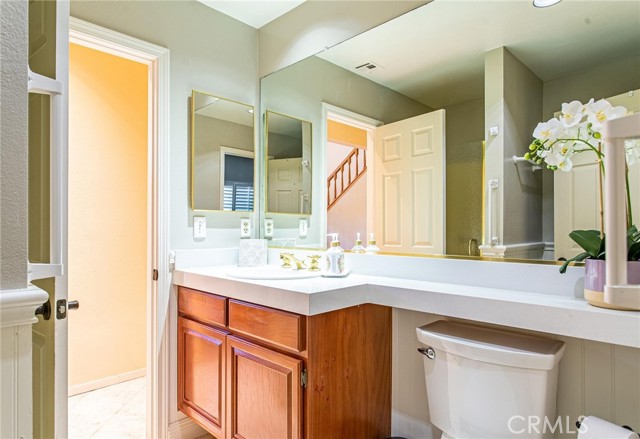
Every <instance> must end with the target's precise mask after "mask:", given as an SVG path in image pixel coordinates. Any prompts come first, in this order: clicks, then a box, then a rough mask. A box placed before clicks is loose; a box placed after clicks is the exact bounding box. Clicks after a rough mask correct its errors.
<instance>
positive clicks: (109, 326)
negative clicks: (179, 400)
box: [68, 39, 155, 438]
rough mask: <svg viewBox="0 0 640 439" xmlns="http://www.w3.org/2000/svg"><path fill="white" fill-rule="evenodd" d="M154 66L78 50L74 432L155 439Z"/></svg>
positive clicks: (74, 76)
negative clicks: (151, 424) (149, 433)
mask: <svg viewBox="0 0 640 439" xmlns="http://www.w3.org/2000/svg"><path fill="white" fill-rule="evenodd" d="M149 132H150V126H149V66H148V65H147V64H146V63H144V62H140V61H139V60H135V59H131V57H127V58H125V57H122V56H120V55H119V54H114V53H107V52H104V51H102V50H99V49H97V48H92V47H87V46H86V45H82V44H78V43H76V42H74V40H73V39H72V40H71V44H70V47H69V208H68V209H69V210H68V214H69V232H68V252H69V253H68V254H69V262H68V280H69V291H70V294H71V296H70V298H72V299H74V300H77V301H78V302H79V304H80V306H79V308H78V310H77V311H75V312H73V313H70V314H69V317H68V318H69V335H68V355H69V357H68V385H69V396H70V400H69V437H82V438H90V437H100V435H111V436H113V437H115V436H118V435H119V436H121V437H125V436H124V435H123V434H119V433H124V432H127V433H126V434H128V435H129V436H127V437H141V438H142V437H145V428H146V391H145V379H144V377H145V375H146V370H147V364H146V345H147V340H146V337H147V326H148V325H147V308H148V307H147V298H148V296H149V294H148V292H149V290H150V287H151V283H152V279H151V276H150V275H149V273H150V272H151V267H152V261H151V258H150V256H151V251H150V250H151V248H152V246H153V243H152V242H151V241H152V240H153V237H152V234H151V230H152V228H153V216H154V215H155V213H154V212H151V211H150V209H149V206H151V205H152V203H151V194H152V187H153V183H152V181H151V178H150V176H151V175H152V172H151V169H150V163H149V157H150V155H151V154H150V151H149Z"/></svg>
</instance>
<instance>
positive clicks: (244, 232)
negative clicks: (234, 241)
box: [240, 218, 251, 238]
mask: <svg viewBox="0 0 640 439" xmlns="http://www.w3.org/2000/svg"><path fill="white" fill-rule="evenodd" d="M240 238H251V218H240Z"/></svg>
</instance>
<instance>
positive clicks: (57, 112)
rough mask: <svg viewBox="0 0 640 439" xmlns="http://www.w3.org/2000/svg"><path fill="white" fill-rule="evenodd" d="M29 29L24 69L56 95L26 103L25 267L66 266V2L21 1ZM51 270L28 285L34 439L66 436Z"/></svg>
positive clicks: (59, 288)
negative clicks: (39, 309) (33, 316)
mask: <svg viewBox="0 0 640 439" xmlns="http://www.w3.org/2000/svg"><path fill="white" fill-rule="evenodd" d="M29 22H30V25H29V42H30V44H29V67H30V69H31V70H32V71H33V72H35V73H36V74H41V75H44V76H46V77H48V78H51V79H55V80H56V81H57V82H58V85H59V88H58V90H60V91H59V92H58V91H56V92H52V93H51V96H43V95H42V94H30V96H29V260H30V262H32V263H33V262H35V263H43V264H55V265H58V264H60V265H62V266H63V267H66V263H67V261H66V240H65V236H66V198H67V192H66V160H65V159H66V143H67V142H66V138H67V119H66V114H67V102H68V99H67V95H66V88H67V77H68V41H69V40H68V31H67V28H68V22H69V2H63V1H58V2H51V1H46V0H36V1H32V2H29ZM25 67H26V66H25ZM35 78H36V75H33V78H32V85H34V84H35V83H36V82H38V81H37V80H36V79H35ZM25 85H26V84H25ZM47 88H49V87H47V86H44V87H42V88H41V87H39V86H34V90H40V91H42V90H44V89H47ZM54 88H55V87H54ZM51 90H53V88H51ZM44 94H49V93H47V92H45V93H44ZM55 271H56V274H57V277H55V278H54V277H50V276H47V275H43V276H37V277H36V278H38V277H43V278H42V279H39V280H36V281H34V282H33V283H34V284H35V285H37V286H40V287H41V288H43V289H45V290H46V291H47V292H49V303H50V305H51V316H50V318H49V319H48V320H43V319H42V318H40V319H39V322H38V323H37V324H35V325H34V326H33V350H32V353H33V369H32V370H33V377H32V385H33V427H34V428H33V437H34V438H50V437H60V438H62V437H67V422H66V420H67V375H66V373H67V320H66V318H65V317H66V312H67V307H66V299H67V278H66V274H65V272H64V269H63V270H60V271H58V270H55ZM60 272H61V273H63V274H62V275H59V274H60ZM51 275H53V274H51Z"/></svg>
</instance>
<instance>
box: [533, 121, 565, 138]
mask: <svg viewBox="0 0 640 439" xmlns="http://www.w3.org/2000/svg"><path fill="white" fill-rule="evenodd" d="M563 133H564V129H563V126H562V123H560V121H559V120H558V119H556V118H553V119H549V121H548V122H540V123H539V124H538V126H536V129H535V130H533V137H535V138H536V139H540V140H542V141H543V142H544V141H545V140H549V141H551V142H555V141H556V139H558V137H561V136H562V134H563Z"/></svg>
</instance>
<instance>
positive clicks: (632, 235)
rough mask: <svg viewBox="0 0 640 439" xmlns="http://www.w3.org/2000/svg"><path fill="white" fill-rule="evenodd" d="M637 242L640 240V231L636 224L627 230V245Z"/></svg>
mask: <svg viewBox="0 0 640 439" xmlns="http://www.w3.org/2000/svg"><path fill="white" fill-rule="evenodd" d="M636 242H640V232H639V231H638V228H637V227H636V226H631V227H629V230H627V247H631V245H632V244H634V243H636Z"/></svg>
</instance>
